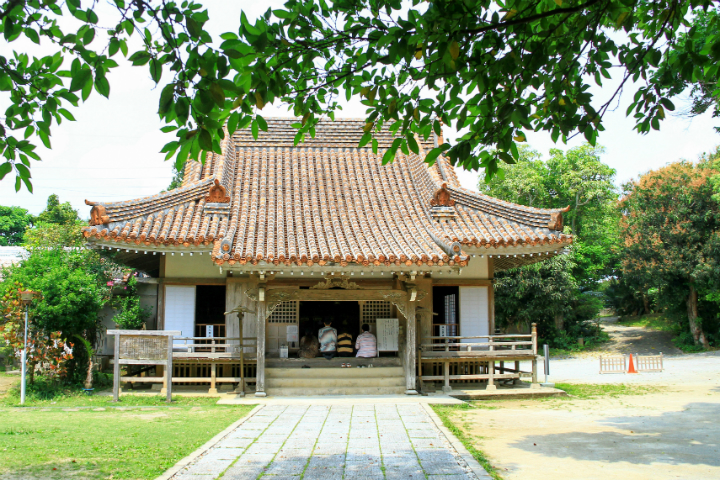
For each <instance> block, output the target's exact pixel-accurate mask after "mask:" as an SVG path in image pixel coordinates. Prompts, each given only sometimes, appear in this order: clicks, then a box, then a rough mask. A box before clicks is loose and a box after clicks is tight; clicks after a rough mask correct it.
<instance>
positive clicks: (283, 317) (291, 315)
mask: <svg viewBox="0 0 720 480" xmlns="http://www.w3.org/2000/svg"><path fill="white" fill-rule="evenodd" d="M297 321H298V302H297V301H291V302H282V303H281V304H280V305H278V306H277V307H276V308H275V311H274V312H273V313H272V315H270V317H268V323H297Z"/></svg>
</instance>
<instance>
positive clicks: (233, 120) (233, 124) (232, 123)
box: [227, 112, 240, 135]
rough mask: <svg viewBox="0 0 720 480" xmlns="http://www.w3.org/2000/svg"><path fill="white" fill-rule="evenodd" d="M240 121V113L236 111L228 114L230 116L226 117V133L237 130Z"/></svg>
mask: <svg viewBox="0 0 720 480" xmlns="http://www.w3.org/2000/svg"><path fill="white" fill-rule="evenodd" d="M239 121H240V114H239V113H238V112H233V113H231V114H230V118H228V122H227V128H228V133H229V134H230V135H232V134H233V133H235V131H236V130H237V125H238V122H239Z"/></svg>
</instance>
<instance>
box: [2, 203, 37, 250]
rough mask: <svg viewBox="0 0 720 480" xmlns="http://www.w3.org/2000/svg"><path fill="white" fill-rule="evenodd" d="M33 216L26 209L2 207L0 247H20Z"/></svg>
mask: <svg viewBox="0 0 720 480" xmlns="http://www.w3.org/2000/svg"><path fill="white" fill-rule="evenodd" d="M32 221H33V216H32V215H30V214H29V213H28V211H27V210H26V209H24V208H20V207H3V206H1V205H0V246H3V247H7V246H11V245H20V244H21V243H22V242H23V235H24V234H25V229H26V228H27V227H28V226H29V225H31V224H32Z"/></svg>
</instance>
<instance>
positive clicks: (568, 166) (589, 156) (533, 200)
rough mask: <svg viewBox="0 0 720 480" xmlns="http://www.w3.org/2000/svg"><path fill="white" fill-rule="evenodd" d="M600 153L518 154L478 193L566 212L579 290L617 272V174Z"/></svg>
mask: <svg viewBox="0 0 720 480" xmlns="http://www.w3.org/2000/svg"><path fill="white" fill-rule="evenodd" d="M602 152H603V148H602V147H600V146H598V147H593V146H591V145H587V144H586V145H582V146H579V147H574V148H571V149H569V150H568V151H567V152H563V151H561V150H558V149H553V150H551V151H550V158H549V159H548V160H547V161H543V160H542V159H541V156H540V154H539V153H538V152H537V151H535V150H532V149H531V148H530V147H524V148H522V149H520V161H519V162H518V163H517V164H515V165H508V166H505V167H503V171H504V174H503V175H498V176H497V177H496V178H494V179H492V180H491V181H489V182H482V181H480V182H479V183H478V189H479V190H480V191H481V192H484V193H487V194H488V195H491V196H493V197H496V198H500V199H502V200H507V201H511V202H515V203H519V204H521V205H528V206H533V207H538V208H564V207H566V206H570V211H569V212H567V213H565V214H564V216H565V218H566V219H567V220H566V224H567V223H568V220H569V223H570V227H571V230H572V233H573V234H574V236H575V239H574V246H573V252H574V253H573V254H574V268H573V272H574V275H575V277H576V279H577V280H578V281H579V282H580V285H581V287H582V288H583V289H591V290H592V289H596V288H597V286H598V285H597V284H598V282H599V281H600V280H601V279H603V278H605V277H607V276H609V275H612V274H613V272H614V271H615V269H616V267H617V249H618V245H619V234H618V229H617V222H618V220H619V214H618V211H617V209H616V208H615V201H616V200H617V192H616V188H615V185H614V183H613V182H614V179H615V170H614V169H612V168H610V167H609V166H607V165H606V164H604V163H603V162H602V160H601V159H600V155H601V154H602Z"/></svg>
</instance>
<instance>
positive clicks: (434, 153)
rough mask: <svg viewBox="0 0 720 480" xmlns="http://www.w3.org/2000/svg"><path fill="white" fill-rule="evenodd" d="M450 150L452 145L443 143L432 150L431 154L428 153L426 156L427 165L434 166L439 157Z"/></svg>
mask: <svg viewBox="0 0 720 480" xmlns="http://www.w3.org/2000/svg"><path fill="white" fill-rule="evenodd" d="M449 148H450V145H449V144H447V143H443V144H442V145H440V146H439V147H435V148H433V149H432V150H430V152H428V154H427V155H425V163H428V164H429V165H434V164H435V161H436V160H437V158H438V156H440V154H441V153H443V152H445V151H446V150H448V149H449Z"/></svg>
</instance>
